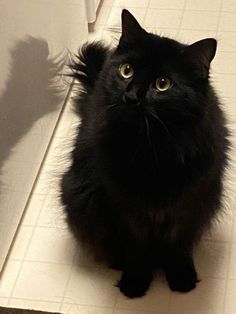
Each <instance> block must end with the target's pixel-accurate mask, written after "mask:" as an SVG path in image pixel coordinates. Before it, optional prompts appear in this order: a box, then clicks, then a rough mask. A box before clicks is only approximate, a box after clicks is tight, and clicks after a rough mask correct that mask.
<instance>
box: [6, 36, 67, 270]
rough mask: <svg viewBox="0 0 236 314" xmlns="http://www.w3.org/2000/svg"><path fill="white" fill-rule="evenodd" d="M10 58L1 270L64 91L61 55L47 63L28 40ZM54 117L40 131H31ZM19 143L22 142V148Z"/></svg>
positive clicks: (41, 43)
mask: <svg viewBox="0 0 236 314" xmlns="http://www.w3.org/2000/svg"><path fill="white" fill-rule="evenodd" d="M9 54H10V65H9V75H8V79H7V81H6V84H5V88H4V90H3V91H2V93H1V95H0V247H1V252H0V269H1V265H2V263H3V261H4V259H5V257H6V255H7V252H8V249H9V247H10V244H11V242H12V239H13V236H14V234H15V231H16V227H17V225H18V223H19V221H20V218H21V215H22V213H23V209H24V206H25V204H26V201H27V198H28V196H29V192H27V191H30V189H31V188H32V185H33V182H34V180H35V178H36V175H37V172H38V170H39V169H38V168H39V166H38V165H39V163H40V162H41V161H42V160H41V159H42V156H43V153H44V151H45V150H46V145H47V141H49V137H50V135H51V134H50V133H51V132H52V130H53V127H54V125H55V123H56V118H57V116H58V114H59V111H60V109H61V107H62V104H63V100H64V98H65V95H66V94H65V92H66V90H67V86H65V85H64V86H63V84H62V70H63V67H64V60H65V58H63V56H61V54H59V55H57V56H55V57H54V58H51V57H50V56H49V49H48V44H47V42H46V41H45V40H42V39H38V38H33V37H27V38H26V39H25V40H20V41H18V42H16V44H15V45H14V47H13V48H12V49H11V50H10V52H9ZM53 112H55V115H54V114H53V118H51V117H50V119H51V120H50V121H49V122H48V123H47V122H46V123H47V124H46V123H44V126H43V127H42V128H41V129H37V127H36V132H35V129H32V128H33V127H35V123H36V122H37V121H38V120H39V119H40V118H42V117H43V116H45V115H48V114H50V113H53ZM30 130H32V132H30V133H29V131H30ZM37 130H38V133H37ZM41 133H42V134H41ZM23 138H24V140H25V139H26V138H27V141H26V142H25V143H24V144H23V145H22V141H23V142H24V140H23ZM43 138H45V140H44V141H43ZM28 139H30V141H29V143H31V145H33V147H31V145H28V144H27V143H28ZM40 145H41V146H45V147H42V149H41V151H40V150H39V151H40V153H38V152H37V150H36V149H35V148H37V147H39V146H40ZM40 158H41V159H40ZM28 161H30V162H31V163H29V162H28ZM23 164H24V166H23V167H21V165H23ZM12 165H13V166H12ZM32 165H35V166H34V167H33V166H32ZM31 168H32V169H31ZM19 173H20V176H21V178H20V180H19V177H17V176H19ZM21 191H22V192H21Z"/></svg>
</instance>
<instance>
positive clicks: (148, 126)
mask: <svg viewBox="0 0 236 314" xmlns="http://www.w3.org/2000/svg"><path fill="white" fill-rule="evenodd" d="M144 119H145V124H146V135H147V139H148V146H149V149H150V150H151V155H152V165H153V168H154V169H155V168H156V164H157V151H156V147H155V145H153V143H152V138H151V132H150V125H149V122H148V117H147V116H144Z"/></svg>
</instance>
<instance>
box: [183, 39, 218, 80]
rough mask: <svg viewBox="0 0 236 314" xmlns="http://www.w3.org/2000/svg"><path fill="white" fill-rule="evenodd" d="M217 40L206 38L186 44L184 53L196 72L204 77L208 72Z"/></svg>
mask: <svg viewBox="0 0 236 314" xmlns="http://www.w3.org/2000/svg"><path fill="white" fill-rule="evenodd" d="M216 47H217V41H216V40H215V39H214V38H206V39H202V40H200V41H197V42H195V43H193V44H192V45H190V46H187V47H186V48H185V49H184V55H185V56H186V57H187V58H188V60H189V62H191V63H192V64H193V65H194V66H196V69H197V73H198V74H199V75H200V76H201V77H202V78H206V77H207V76H208V74H209V69H210V63H211V61H212V59H213V58H214V56H215V53H216Z"/></svg>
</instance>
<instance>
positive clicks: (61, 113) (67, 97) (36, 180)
mask: <svg viewBox="0 0 236 314" xmlns="http://www.w3.org/2000/svg"><path fill="white" fill-rule="evenodd" d="M72 85H73V82H72V83H71V85H70V87H69V90H68V92H67V95H66V97H65V100H64V102H63V104H62V109H61V111H60V113H59V116H58V119H57V122H56V125H55V127H54V130H53V132H52V135H51V138H50V141H49V144H48V146H47V149H46V151H45V154H44V157H43V159H42V162H41V164H40V168H39V171H38V173H37V176H36V179H35V181H34V184H33V187H32V190H31V192H30V196H29V198H28V200H27V203H26V206H25V209H24V213H23V215H22V217H21V220H20V223H19V227H20V226H21V222H22V221H23V219H24V216H25V212H26V210H27V207H28V205H29V202H30V200H31V198H32V195H33V192H34V190H35V188H36V185H37V183H38V179H39V177H40V175H41V174H42V169H43V165H44V163H45V161H46V158H47V155H48V152H49V149H50V146H51V144H52V141H53V137H54V135H55V133H56V130H57V128H58V126H59V122H60V120H61V118H62V115H63V113H64V111H65V106H66V104H67V102H68V99H69V97H70V94H71V91H72ZM42 208H43V206H42ZM42 208H41V209H40V211H39V213H38V217H37V220H36V223H35V225H34V226H32V227H33V231H32V234H31V236H30V239H29V242H28V244H27V246H26V250H25V252H24V255H23V259H22V260H21V265H20V268H19V270H18V273H17V276H16V278H15V281H14V285H13V287H12V290H11V293H10V295H9V299H8V302H7V305H9V302H10V299H11V298H12V295H13V293H14V290H15V286H16V283H17V280H18V278H19V276H20V273H21V270H22V268H23V264H24V260H25V257H26V254H27V251H28V249H29V246H30V244H31V241H32V238H33V236H34V234H35V230H36V228H37V223H38V220H39V217H40V214H41V212H42ZM15 240H16V237H15V238H14V241H15ZM9 252H10V251H9ZM8 257H9V256H8Z"/></svg>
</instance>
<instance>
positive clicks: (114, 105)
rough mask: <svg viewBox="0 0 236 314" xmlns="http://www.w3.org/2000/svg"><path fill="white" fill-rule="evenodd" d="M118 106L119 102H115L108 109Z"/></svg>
mask: <svg viewBox="0 0 236 314" xmlns="http://www.w3.org/2000/svg"><path fill="white" fill-rule="evenodd" d="M116 106H118V104H113V105H110V106H107V107H106V109H111V108H114V107H116Z"/></svg>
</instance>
